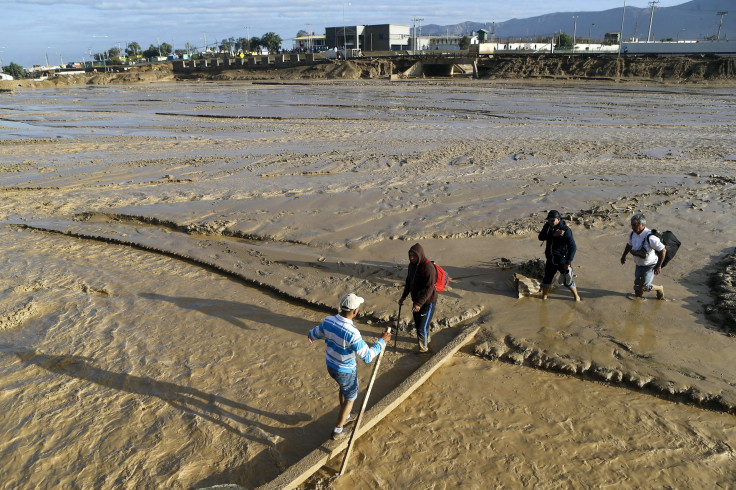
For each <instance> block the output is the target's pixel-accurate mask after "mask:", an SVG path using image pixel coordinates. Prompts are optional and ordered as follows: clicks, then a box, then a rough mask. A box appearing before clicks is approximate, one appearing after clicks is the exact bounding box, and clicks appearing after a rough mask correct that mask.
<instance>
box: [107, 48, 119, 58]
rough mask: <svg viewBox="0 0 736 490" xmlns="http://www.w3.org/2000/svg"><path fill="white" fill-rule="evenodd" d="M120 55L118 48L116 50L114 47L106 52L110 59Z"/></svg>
mask: <svg viewBox="0 0 736 490" xmlns="http://www.w3.org/2000/svg"><path fill="white" fill-rule="evenodd" d="M120 53H121V51H120V48H118V47H117V46H114V47H112V48H110V49H108V50H107V54H108V56H110V58H115V57H117V56H120Z"/></svg>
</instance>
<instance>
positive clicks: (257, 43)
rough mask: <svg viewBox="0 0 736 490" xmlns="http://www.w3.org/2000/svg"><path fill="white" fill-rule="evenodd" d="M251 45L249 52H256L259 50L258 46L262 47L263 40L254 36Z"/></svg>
mask: <svg viewBox="0 0 736 490" xmlns="http://www.w3.org/2000/svg"><path fill="white" fill-rule="evenodd" d="M249 44H250V46H249V48H250V49H249V50H250V51H254V52H255V51H257V50H258V46H260V45H261V38H260V37H255V36H253V37H252V38H250V41H249Z"/></svg>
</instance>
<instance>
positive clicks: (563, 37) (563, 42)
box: [555, 32, 572, 49]
mask: <svg viewBox="0 0 736 490" xmlns="http://www.w3.org/2000/svg"><path fill="white" fill-rule="evenodd" d="M555 48H565V49H572V37H571V36H570V35H569V34H568V33H566V32H562V33H560V35H559V36H557V44H555Z"/></svg>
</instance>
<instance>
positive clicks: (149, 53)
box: [143, 44, 160, 58]
mask: <svg viewBox="0 0 736 490" xmlns="http://www.w3.org/2000/svg"><path fill="white" fill-rule="evenodd" d="M143 56H144V57H145V58H153V57H154V56H160V54H159V51H158V46H156V45H155V44H151V45H150V46H148V49H147V50H145V51H143Z"/></svg>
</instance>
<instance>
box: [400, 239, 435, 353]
mask: <svg viewBox="0 0 736 490" xmlns="http://www.w3.org/2000/svg"><path fill="white" fill-rule="evenodd" d="M435 282H437V269H435V267H434V264H433V263H432V262H431V261H430V260H428V259H427V257H426V256H425V255H424V249H423V248H422V246H421V245H419V244H418V243H415V244H414V245H412V247H411V248H410V249H409V271H408V273H407V275H406V284H405V285H404V292H403V293H402V294H401V299H399V304H400V305H401V304H403V303H404V300H405V299H406V297H407V296H409V294H411V301H412V309H411V311H412V313H413V314H414V326H415V328H416V329H417V342H418V343H419V352H428V351H429V326H430V324H431V323H432V316H433V315H434V310H435V307H436V306H437V290H436V289H435V287H434V284H435Z"/></svg>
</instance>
